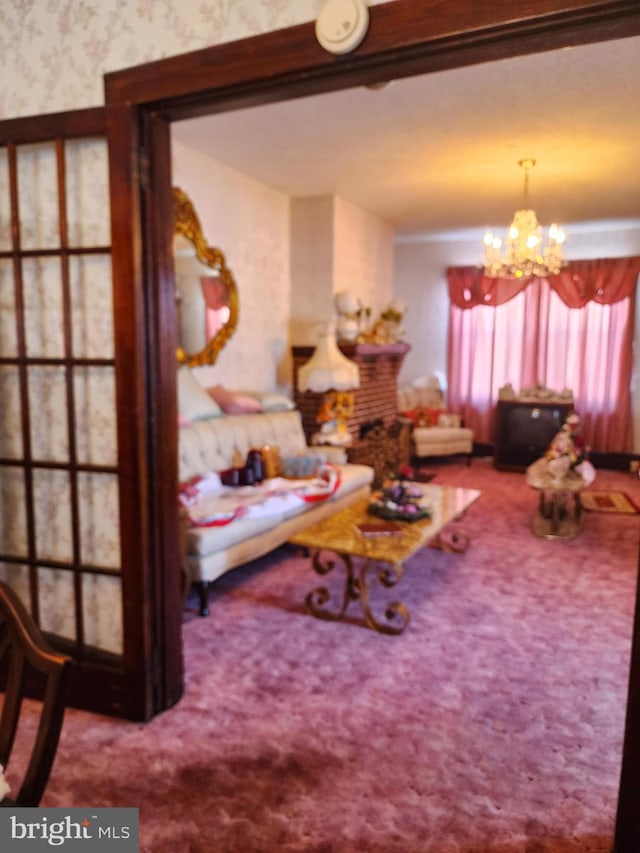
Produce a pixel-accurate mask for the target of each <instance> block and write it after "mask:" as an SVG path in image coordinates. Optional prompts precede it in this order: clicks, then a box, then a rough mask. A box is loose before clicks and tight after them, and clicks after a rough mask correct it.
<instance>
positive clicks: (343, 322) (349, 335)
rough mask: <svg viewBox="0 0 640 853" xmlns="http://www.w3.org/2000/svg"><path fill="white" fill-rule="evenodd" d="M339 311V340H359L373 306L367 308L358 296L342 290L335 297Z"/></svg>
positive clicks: (352, 341) (350, 341) (348, 341)
mask: <svg viewBox="0 0 640 853" xmlns="http://www.w3.org/2000/svg"><path fill="white" fill-rule="evenodd" d="M334 303H335V306H336V311H337V313H338V329H337V331H338V340H339V341H343V342H345V343H354V342H355V341H357V340H358V337H359V336H360V333H361V332H362V329H363V326H366V324H367V323H368V322H369V318H370V317H371V308H365V307H364V306H363V304H362V301H361V300H360V298H359V297H358V296H355V294H353V293H349V291H348V290H341V291H340V292H339V293H336V295H335V297H334Z"/></svg>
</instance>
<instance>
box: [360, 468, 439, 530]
mask: <svg viewBox="0 0 640 853" xmlns="http://www.w3.org/2000/svg"><path fill="white" fill-rule="evenodd" d="M421 500H422V491H421V490H420V489H419V488H418V487H417V486H415V485H414V484H412V483H406V482H405V481H404V480H403V479H402V478H400V479H397V480H387V481H386V482H385V483H384V484H383V486H382V488H381V489H379V490H378V491H377V492H374V493H373V495H372V496H371V501H370V502H369V506H368V507H367V511H368V512H369V513H371V515H377V516H378V517H379V518H387V519H393V520H398V521H419V520H420V519H421V518H430V516H431V513H430V511H429V510H428V509H427V507H425V506H422V505H421V504H420V501H421Z"/></svg>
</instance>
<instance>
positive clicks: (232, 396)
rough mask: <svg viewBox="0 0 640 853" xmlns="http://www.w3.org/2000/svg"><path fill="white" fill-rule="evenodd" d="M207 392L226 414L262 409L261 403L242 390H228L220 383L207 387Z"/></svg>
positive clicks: (249, 412)
mask: <svg viewBox="0 0 640 853" xmlns="http://www.w3.org/2000/svg"><path fill="white" fill-rule="evenodd" d="M207 394H209V396H210V397H211V399H212V400H213V401H214V402H215V403H216V404H217V405H218V406H220V408H221V409H222V411H223V412H225V413H226V414H228V415H250V414H255V413H256V412H261V411H262V403H261V402H260V401H259V400H258V399H257V397H254V396H253V395H251V394H247V393H245V392H244V391H230V390H229V389H228V388H225V387H224V386H222V385H214V386H213V387H211V388H207Z"/></svg>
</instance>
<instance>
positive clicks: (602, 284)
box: [447, 257, 640, 309]
mask: <svg viewBox="0 0 640 853" xmlns="http://www.w3.org/2000/svg"><path fill="white" fill-rule="evenodd" d="M639 274H640V257H633V258H607V259H603V260H596V261H571V262H570V263H569V264H568V265H567V266H566V267H564V268H563V269H562V271H561V272H559V273H558V274H557V275H550V276H549V277H548V278H547V279H546V280H547V281H548V282H549V286H550V287H551V288H552V290H554V291H555V292H556V293H557V294H558V296H559V297H560V299H562V301H563V302H564V303H565V305H568V306H569V308H582V307H583V305H586V304H587V302H589V301H593V302H597V303H599V304H600V305H611V304H612V303H613V302H618V301H619V300H621V299H624V298H625V297H627V296H631V295H632V294H633V293H635V289H636V283H637V280H638V275H639ZM447 281H448V284H449V298H450V299H451V304H452V305H456V306H457V307H458V308H462V309H465V308H473V307H475V306H476V305H491V306H496V305H503V304H504V303H505V302H509V301H510V300H511V299H513V298H514V297H515V296H517V295H518V294H519V293H521V292H522V291H523V290H524V289H525V288H526V287H527V286H528V285H529V284H531V282H533V281H539V279H535V278H532V277H530V278H524V279H506V278H489V277H488V276H486V275H484V271H483V269H482V268H481V267H449V269H448V270H447Z"/></svg>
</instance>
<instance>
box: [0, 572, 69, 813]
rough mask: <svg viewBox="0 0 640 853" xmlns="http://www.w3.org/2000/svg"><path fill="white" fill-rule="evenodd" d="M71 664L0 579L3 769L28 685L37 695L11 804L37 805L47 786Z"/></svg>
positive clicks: (0, 757)
mask: <svg viewBox="0 0 640 853" xmlns="http://www.w3.org/2000/svg"><path fill="white" fill-rule="evenodd" d="M71 664H72V659H71V658H70V657H67V656H66V655H62V654H58V653H57V652H56V651H54V650H53V649H52V648H51V647H50V646H49V644H48V643H47V641H46V640H45V638H44V637H43V635H42V632H41V631H40V629H39V628H38V626H37V625H36V623H35V622H34V620H33V618H32V617H31V615H30V613H29V612H28V611H27V609H26V607H25V606H24V605H23V603H22V601H21V600H20V599H19V598H18V596H17V595H16V593H15V592H14V591H13V589H11V587H10V586H8V584H6V583H4V582H3V581H0V673H1V674H2V681H1V682H0V689H2V690H4V697H3V702H2V713H1V714H0V764H1V765H2V766H3V767H4V768H5V770H6V768H7V765H8V764H9V758H10V756H11V751H12V749H13V745H14V741H15V737H16V732H17V730H18V722H19V719H20V710H21V708H22V700H23V698H26V697H27V695H28V696H33V695H34V694H33V693H32V692H31V690H32V689H34V684H35V685H36V689H37V690H38V696H39V695H40V689H42V698H41V713H40V720H39V724H38V729H37V732H36V736H35V741H34V743H33V747H32V749H31V754H30V757H29V759H28V763H27V764H26V769H25V773H24V776H23V778H22V782H21V784H20V787H19V788H18V790H17V792H16V791H15V790H13V791H12V795H13V796H12V798H11V803H12V804H14V805H16V806H25V807H26V806H37V805H38V804H39V803H40V799H41V797H42V794H43V792H44V789H45V787H46V785H47V781H48V779H49V774H50V772H51V767H52V765H53V761H54V758H55V755H56V750H57V748H58V740H59V738H60V730H61V728H62V720H63V717H64V709H65V704H66V693H67V688H68V684H69V676H70V674H71ZM27 690H29V693H27ZM6 803H7V801H6V800H5V801H4V804H6Z"/></svg>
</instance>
